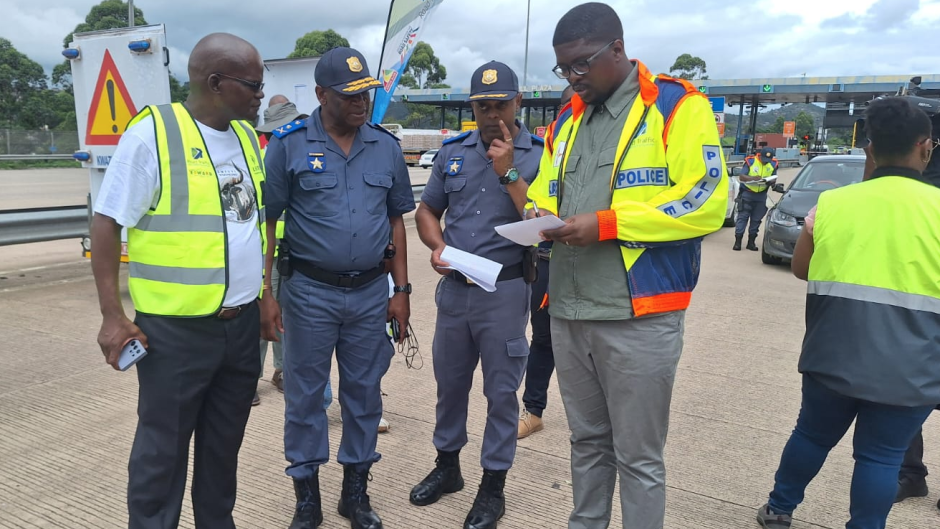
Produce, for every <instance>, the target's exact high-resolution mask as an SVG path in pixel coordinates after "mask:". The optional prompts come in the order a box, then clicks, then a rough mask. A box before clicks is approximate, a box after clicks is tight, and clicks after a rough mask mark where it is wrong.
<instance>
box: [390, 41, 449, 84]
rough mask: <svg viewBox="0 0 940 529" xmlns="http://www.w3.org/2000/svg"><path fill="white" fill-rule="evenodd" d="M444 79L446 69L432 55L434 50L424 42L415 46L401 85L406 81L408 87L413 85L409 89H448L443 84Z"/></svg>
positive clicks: (445, 77)
mask: <svg viewBox="0 0 940 529" xmlns="http://www.w3.org/2000/svg"><path fill="white" fill-rule="evenodd" d="M445 79H447V68H445V67H444V65H443V64H441V60H440V59H439V58H438V57H437V55H435V54H434V48H432V47H431V45H430V44H428V43H427V42H424V41H419V42H418V43H417V44H415V47H414V50H413V51H412V52H411V58H410V59H408V68H407V69H406V73H405V75H404V76H402V81H401V83H402V84H404V83H405V81H406V80H407V81H408V83H409V85H413V86H409V88H419V87H420V88H450V86H448V85H446V84H444V80H445ZM406 86H408V85H406Z"/></svg>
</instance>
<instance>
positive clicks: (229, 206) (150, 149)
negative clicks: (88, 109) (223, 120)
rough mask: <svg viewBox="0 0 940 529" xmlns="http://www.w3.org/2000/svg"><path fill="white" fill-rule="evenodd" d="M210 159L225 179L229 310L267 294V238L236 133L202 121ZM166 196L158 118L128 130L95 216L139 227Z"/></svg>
mask: <svg viewBox="0 0 940 529" xmlns="http://www.w3.org/2000/svg"><path fill="white" fill-rule="evenodd" d="M196 124H197V125H198V126H199V130H200V132H202V137H203V139H204V140H205V142H206V149H208V151H209V153H208V154H209V157H210V158H211V159H212V162H213V164H215V170H216V173H218V176H219V193H220V195H221V199H222V205H223V208H224V212H225V220H226V232H227V237H228V259H229V261H228V282H229V284H228V291H227V292H226V293H225V301H224V303H223V306H225V307H236V306H239V305H244V304H245V303H248V302H250V301H251V300H253V299H255V298H256V297H258V292H260V291H261V280H262V277H261V275H262V272H261V267H262V263H263V259H264V257H263V256H262V255H261V234H260V233H259V231H258V207H257V204H258V197H257V196H255V187H254V185H253V183H252V180H251V173H250V172H249V171H248V166H247V164H246V162H245V157H244V155H243V154H242V149H241V144H240V143H239V141H238V136H236V135H235V131H233V130H232V129H231V128H229V129H228V130H227V131H224V132H222V131H218V130H215V129H213V128H211V127H207V126H205V125H203V124H202V123H199V122H198V121H197V122H196ZM159 193H160V168H159V165H158V163H157V143H156V137H155V134H154V130H153V118H151V117H146V118H143V119H142V120H141V121H140V122H139V123H136V124H135V125H134V126H132V127H130V128H129V129H127V131H126V132H125V133H124V135H123V136H122V137H121V141H120V143H119V144H118V146H117V149H116V150H115V152H114V156H113V157H112V158H111V162H110V164H109V165H108V169H107V171H106V172H105V175H104V182H103V183H102V185H101V191H100V193H99V194H98V200H97V202H96V203H95V213H100V214H102V215H107V216H109V217H111V218H113V219H114V220H116V221H117V223H118V224H120V225H121V226H125V227H133V226H136V225H137V223H138V222H139V221H140V219H142V218H143V217H144V215H145V214H146V213H147V211H148V210H149V209H150V208H152V207H155V206H156V204H157V200H158V199H159Z"/></svg>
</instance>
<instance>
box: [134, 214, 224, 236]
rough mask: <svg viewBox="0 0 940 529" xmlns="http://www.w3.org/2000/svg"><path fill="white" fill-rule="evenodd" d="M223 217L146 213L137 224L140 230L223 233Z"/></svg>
mask: <svg viewBox="0 0 940 529" xmlns="http://www.w3.org/2000/svg"><path fill="white" fill-rule="evenodd" d="M221 218H222V217H220V216H218V215H186V216H185V217H182V218H180V217H174V216H172V215H144V217H143V218H142V219H140V222H138V223H137V226H135V227H136V228H137V229H138V230H142V231H153V232H211V233H221V232H222V223H221V222H219V221H220V220H221Z"/></svg>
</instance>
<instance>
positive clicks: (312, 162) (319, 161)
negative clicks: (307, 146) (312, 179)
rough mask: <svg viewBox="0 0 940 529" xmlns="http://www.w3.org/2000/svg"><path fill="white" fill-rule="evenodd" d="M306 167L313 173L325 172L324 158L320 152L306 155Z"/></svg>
mask: <svg viewBox="0 0 940 529" xmlns="http://www.w3.org/2000/svg"><path fill="white" fill-rule="evenodd" d="M307 167H309V168H310V170H311V171H313V172H314V173H322V172H323V171H325V170H326V157H325V156H324V154H323V153H322V152H311V153H307Z"/></svg>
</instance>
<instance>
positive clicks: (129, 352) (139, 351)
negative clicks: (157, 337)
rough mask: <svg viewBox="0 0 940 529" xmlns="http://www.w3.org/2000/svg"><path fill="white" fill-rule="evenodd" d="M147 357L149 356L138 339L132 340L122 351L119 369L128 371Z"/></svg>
mask: <svg viewBox="0 0 940 529" xmlns="http://www.w3.org/2000/svg"><path fill="white" fill-rule="evenodd" d="M145 356H147V350H146V349H144V346H143V345H142V344H141V343H140V341H139V340H137V339H134V340H131V341H129V342H127V343H126V344H125V345H124V348H123V349H122V350H121V356H120V357H119V358H118V369H120V370H121V371H127V370H128V369H130V368H131V366H133V365H134V364H136V363H137V362H140V361H141V360H142V359H143V358H144V357H145Z"/></svg>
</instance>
